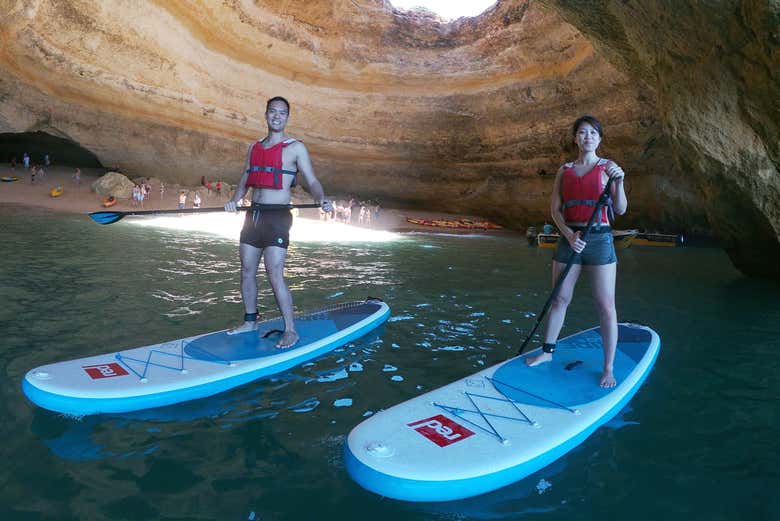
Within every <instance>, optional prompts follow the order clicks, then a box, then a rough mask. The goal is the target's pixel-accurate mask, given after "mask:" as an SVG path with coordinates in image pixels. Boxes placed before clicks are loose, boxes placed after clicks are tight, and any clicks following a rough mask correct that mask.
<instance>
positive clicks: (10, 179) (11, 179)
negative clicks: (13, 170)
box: [0, 175, 19, 183]
mask: <svg viewBox="0 0 780 521" xmlns="http://www.w3.org/2000/svg"><path fill="white" fill-rule="evenodd" d="M18 180H19V178H18V177H16V176H15V175H6V176H3V177H0V181H2V182H4V183H13V182H14V181H18Z"/></svg>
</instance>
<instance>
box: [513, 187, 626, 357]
mask: <svg viewBox="0 0 780 521" xmlns="http://www.w3.org/2000/svg"><path fill="white" fill-rule="evenodd" d="M612 181H613V179H612V178H611V177H610V178H609V179H608V180H607V186H605V187H604V191H603V192H602V193H601V195H600V196H599V200H598V202H597V203H596V208H594V209H593V213H592V214H591V216H590V219H588V224H587V225H586V226H585V231H584V232H583V234H582V240H583V241H586V239H587V238H588V234H590V230H591V229H592V228H593V225H594V223H595V222H596V218H597V217H598V216H599V213H601V209H602V208H603V207H604V206H606V205H607V201H609V196H610V190H611V189H612ZM558 240H566V239H565V238H564V237H563V236H561V237H560V238H559V239H558ZM586 242H587V241H586ZM577 255H579V253H577V252H575V251H574V250H572V252H571V254H570V255H569V260H568V262H567V263H566V267H565V268H564V269H563V271H562V272H561V274H560V276H559V277H558V280H557V281H556V282H555V286H553V290H552V292H551V293H550V298H548V299H547V302H545V303H544V307H543V308H542V311H541V313H539V316H538V317H537V318H536V323H535V324H534V327H533V329H532V330H531V332H530V333H529V334H528V336H527V337H526V338H525V341H524V342H523V345H521V346H520V350H519V351H518V352H517V355H518V356H519V355H522V354H523V351H525V347H526V346H527V345H528V342H530V341H531V337H533V336H534V333H536V330H537V329H539V324H541V323H542V320H543V319H544V316H545V315H546V314H547V311H548V310H549V309H550V305H551V304H552V301H553V300H554V299H555V297H556V296H557V295H558V293H559V292H560V291H561V286H563V281H564V280H566V276H567V275H568V274H569V271H571V266H572V264H574V259H575V258H576V257H577Z"/></svg>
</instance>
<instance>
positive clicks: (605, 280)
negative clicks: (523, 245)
mask: <svg viewBox="0 0 780 521" xmlns="http://www.w3.org/2000/svg"><path fill="white" fill-rule="evenodd" d="M572 134H573V135H574V143H575V144H576V145H577V148H578V149H579V155H578V157H577V159H576V160H575V161H573V162H571V163H566V164H564V165H563V166H561V167H560V168H559V169H558V173H557V174H556V176H555V184H554V185H553V191H552V197H551V201H550V210H551V213H552V218H553V221H554V222H555V224H556V225H557V226H558V230H560V232H561V239H560V240H558V246H557V248H556V249H555V254H554V256H553V270H552V279H553V285H555V283H556V282H557V281H558V278H559V276H560V274H561V273H562V272H563V271H564V269H565V268H566V264H567V262H568V260H569V257H570V256H571V252H572V251H574V252H576V253H577V254H578V255H575V256H574V260H573V264H572V267H571V271H569V273H568V275H567V276H566V279H565V280H564V281H563V284H562V285H561V288H560V291H559V292H558V294H557V295H556V296H555V298H554V299H553V301H552V305H551V307H550V314H549V316H548V317H547V328H546V331H545V333H544V344H543V346H542V352H541V353H540V354H538V355H536V356H533V357H528V358H527V359H526V361H525V362H526V364H527V365H529V366H536V365H539V364H542V363H544V362H549V361H550V360H552V357H553V352H554V351H555V343H556V341H557V340H558V335H559V333H560V332H561V328H562V327H563V321H564V319H565V318H566V309H567V307H568V306H569V302H571V298H572V294H573V293H574V286H575V285H576V283H577V279H578V278H579V276H580V272H582V271H584V272H585V273H587V274H588V276H589V277H590V278H591V286H592V288H593V298H594V299H595V301H596V308H597V310H598V314H599V323H600V325H601V339H602V344H603V348H604V367H603V371H602V374H601V380H600V382H599V385H600V386H601V387H614V386H615V385H616V384H617V382H616V381H615V376H614V374H613V364H614V361H615V350H616V348H617V333H618V327H617V311H616V310H615V278H616V273H617V256H616V255H615V246H614V244H613V239H612V233H611V230H610V226H609V218H608V214H609V212H608V208H602V209H601V210H600V211H599V215H598V216H597V218H596V220H595V221H594V226H593V228H591V230H590V233H589V235H588V241H587V242H585V241H583V240H582V234H583V232H584V230H585V227H586V225H587V223H588V220H589V219H590V216H591V215H592V214H593V210H594V207H595V205H596V202H597V201H598V199H599V196H600V195H601V193H602V192H603V191H604V187H605V186H606V183H607V180H608V179H609V178H612V179H613V183H612V186H611V190H610V191H611V194H610V195H611V198H612V209H613V210H614V212H615V213H617V214H619V215H623V214H624V213H625V212H626V209H627V208H628V200H627V198H626V193H625V190H624V188H623V179H624V177H625V173H624V172H623V169H621V168H620V167H619V166H618V165H617V164H615V162H613V161H610V160H608V159H604V158H601V157H599V156H598V155H597V154H596V150H597V149H598V147H599V145H600V144H601V139H602V137H603V135H604V134H603V131H602V127H601V123H599V121H598V120H597V119H596V118H594V117H593V116H582V117H580V118H579V119H577V121H575V122H574V125H573V126H572Z"/></svg>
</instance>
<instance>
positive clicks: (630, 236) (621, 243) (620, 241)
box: [612, 230, 639, 250]
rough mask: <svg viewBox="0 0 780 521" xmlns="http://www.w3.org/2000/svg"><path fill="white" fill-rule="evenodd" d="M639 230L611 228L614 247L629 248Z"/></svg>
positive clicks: (619, 248)
mask: <svg viewBox="0 0 780 521" xmlns="http://www.w3.org/2000/svg"><path fill="white" fill-rule="evenodd" d="M638 233H639V230H612V238H613V239H614V244H615V249H618V250H625V249H626V248H629V247H630V246H631V245H632V244H633V243H634V240H636V236H637V234H638Z"/></svg>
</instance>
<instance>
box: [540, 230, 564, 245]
mask: <svg viewBox="0 0 780 521" xmlns="http://www.w3.org/2000/svg"><path fill="white" fill-rule="evenodd" d="M559 238H560V235H559V234H557V233H540V234H539V235H537V236H536V244H537V245H538V246H539V247H540V248H555V246H556V245H557V244H558V239H559Z"/></svg>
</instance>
